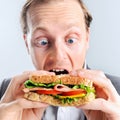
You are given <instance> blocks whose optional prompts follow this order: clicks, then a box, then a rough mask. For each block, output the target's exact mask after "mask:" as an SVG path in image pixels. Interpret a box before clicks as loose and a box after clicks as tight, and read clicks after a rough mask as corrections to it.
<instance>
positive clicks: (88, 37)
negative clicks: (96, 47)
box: [86, 28, 90, 49]
mask: <svg viewBox="0 0 120 120" xmlns="http://www.w3.org/2000/svg"><path fill="white" fill-rule="evenodd" d="M89 40H90V28H88V29H87V31H86V41H87V49H89Z"/></svg>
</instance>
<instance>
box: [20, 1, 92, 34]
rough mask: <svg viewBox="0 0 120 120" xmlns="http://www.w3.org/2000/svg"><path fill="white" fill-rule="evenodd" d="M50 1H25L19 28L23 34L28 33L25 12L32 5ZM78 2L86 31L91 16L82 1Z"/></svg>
mask: <svg viewBox="0 0 120 120" xmlns="http://www.w3.org/2000/svg"><path fill="white" fill-rule="evenodd" d="M51 1H52V2H53V0H26V3H25V4H24V6H23V8H22V11H21V27H22V31H23V33H24V34H27V32H28V25H27V11H28V9H29V8H30V7H31V6H32V5H35V4H44V3H49V2H51ZM54 1H56V0H54ZM58 1H59V0H58ZM78 1H79V3H80V6H81V8H82V10H83V13H84V19H85V24H86V29H88V28H89V27H90V24H91V22H92V16H91V14H90V13H89V11H88V9H87V8H86V6H85V4H84V3H83V1H82V0H78Z"/></svg>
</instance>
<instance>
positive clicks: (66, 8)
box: [0, 0, 120, 120]
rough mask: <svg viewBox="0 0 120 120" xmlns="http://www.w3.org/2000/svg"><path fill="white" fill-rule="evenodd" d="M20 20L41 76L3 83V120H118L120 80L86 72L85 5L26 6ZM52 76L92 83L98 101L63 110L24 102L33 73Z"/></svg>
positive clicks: (66, 1)
mask: <svg viewBox="0 0 120 120" xmlns="http://www.w3.org/2000/svg"><path fill="white" fill-rule="evenodd" d="M21 20H22V28H23V34H24V40H25V44H26V47H27V50H28V53H29V54H30V55H31V58H32V61H33V64H34V66H35V68H36V70H37V71H27V72H24V73H23V74H21V75H17V76H15V77H13V78H12V79H11V81H10V83H9V80H5V81H3V83H2V85H1V90H0V92H1V97H2V98H1V103H0V118H1V120H8V119H9V120H41V119H43V120H56V119H57V120H63V119H66V120H70V119H71V120H86V119H87V120H119V119H120V96H119V94H118V92H119V93H120V90H119V83H120V82H119V80H120V78H117V77H111V76H109V75H107V77H106V76H105V75H104V73H103V72H101V71H97V70H89V69H86V63H85V57H86V52H87V50H88V48H89V27H90V22H91V20H92V17H91V15H90V14H89V12H88V11H87V9H86V7H85V6H84V4H83V3H82V1H81V0H27V2H26V4H25V5H24V7H23V11H22V19H21ZM53 70H54V71H55V72H57V71H61V70H62V71H63V72H64V71H67V72H68V74H71V75H73V76H82V77H85V78H87V79H91V80H92V81H93V82H94V85H95V89H96V97H97V98H96V99H95V100H94V101H92V102H90V103H89V104H86V105H83V106H77V107H68V108H63V107H53V106H49V105H47V104H44V103H40V102H31V101H28V100H26V99H24V98H23V97H22V96H23V92H22V84H23V82H24V81H26V80H27V79H28V78H29V75H30V73H33V72H37V73H38V74H41V75H42V74H52V75H54V74H55V73H54V72H49V71H53ZM110 79H111V81H112V83H113V84H114V85H115V87H116V89H117V90H118V92H117V91H116V89H115V87H114V86H113V84H112V83H111V81H110ZM8 84H9V85H8ZM7 86H8V87H7ZM4 92H5V93H4ZM3 94H4V95H3ZM85 116H86V117H85Z"/></svg>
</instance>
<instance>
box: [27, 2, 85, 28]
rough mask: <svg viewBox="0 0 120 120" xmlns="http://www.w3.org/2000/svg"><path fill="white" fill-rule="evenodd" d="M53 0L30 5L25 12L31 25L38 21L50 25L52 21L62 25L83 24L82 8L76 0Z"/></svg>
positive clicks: (36, 23)
mask: <svg viewBox="0 0 120 120" xmlns="http://www.w3.org/2000/svg"><path fill="white" fill-rule="evenodd" d="M51 1H52V0H51ZM53 1H54V2H46V3H42V4H40V3H39V4H34V5H32V6H31V7H30V9H29V10H28V13H27V18H28V22H29V23H31V25H32V26H36V25H38V21H39V24H41V25H42V26H44V25H46V24H49V25H50V24H51V25H52V23H53V24H55V23H56V24H59V23H61V24H63V25H64V24H66V25H69V24H70V25H73V24H76V25H77V24H81V25H84V24H85V22H84V14H83V10H82V8H81V6H80V3H79V1H78V0H53ZM36 21H37V22H36Z"/></svg>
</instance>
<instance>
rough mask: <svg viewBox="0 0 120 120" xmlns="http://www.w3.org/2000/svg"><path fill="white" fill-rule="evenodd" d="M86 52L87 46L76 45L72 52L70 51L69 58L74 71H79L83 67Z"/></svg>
mask: <svg viewBox="0 0 120 120" xmlns="http://www.w3.org/2000/svg"><path fill="white" fill-rule="evenodd" d="M86 52H87V45H85V44H81V45H78V46H77V47H76V48H75V49H74V52H73V51H72V54H71V55H72V56H71V58H72V61H73V64H74V67H75V69H79V68H82V67H83V64H84V62H85V58H86Z"/></svg>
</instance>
